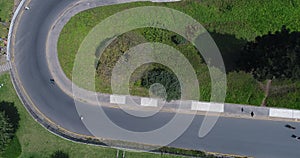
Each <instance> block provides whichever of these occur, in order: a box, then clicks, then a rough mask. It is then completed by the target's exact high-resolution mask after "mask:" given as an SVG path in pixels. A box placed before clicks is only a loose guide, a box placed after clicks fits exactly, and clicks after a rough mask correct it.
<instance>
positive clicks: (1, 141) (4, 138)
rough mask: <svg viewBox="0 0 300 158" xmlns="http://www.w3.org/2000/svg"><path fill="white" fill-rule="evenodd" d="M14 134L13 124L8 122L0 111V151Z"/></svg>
mask: <svg viewBox="0 0 300 158" xmlns="http://www.w3.org/2000/svg"><path fill="white" fill-rule="evenodd" d="M13 136H14V130H13V125H12V124H11V123H10V121H9V119H8V117H7V116H6V115H5V112H4V111H2V112H0V151H3V150H4V149H5V147H6V146H7V145H8V144H9V143H10V141H11V139H12V137H13Z"/></svg>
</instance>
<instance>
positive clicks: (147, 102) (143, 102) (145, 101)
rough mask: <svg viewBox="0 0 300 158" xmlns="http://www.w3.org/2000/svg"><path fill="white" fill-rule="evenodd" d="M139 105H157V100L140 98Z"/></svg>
mask: <svg viewBox="0 0 300 158" xmlns="http://www.w3.org/2000/svg"><path fill="white" fill-rule="evenodd" d="M141 106H152V107H157V106H158V100H157V99H154V98H141Z"/></svg>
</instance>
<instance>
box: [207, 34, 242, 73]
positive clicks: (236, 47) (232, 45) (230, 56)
mask: <svg viewBox="0 0 300 158" xmlns="http://www.w3.org/2000/svg"><path fill="white" fill-rule="evenodd" d="M209 34H210V35H211V37H212V38H213V39H214V41H215V43H216V44H217V46H218V48H219V50H220V52H221V55H222V57H223V61H224V64H225V67H226V72H227V73H228V72H232V71H236V70H240V69H239V68H238V66H239V62H240V59H241V52H242V51H241V50H242V48H243V47H244V45H245V44H246V43H247V41H246V40H244V39H237V38H236V37H235V36H234V35H230V34H220V33H217V32H209Z"/></svg>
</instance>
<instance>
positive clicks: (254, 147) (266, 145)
mask: <svg viewBox="0 0 300 158" xmlns="http://www.w3.org/2000/svg"><path fill="white" fill-rule="evenodd" d="M91 2H97V3H96V4H97V6H101V5H111V4H118V3H124V2H125V1H122V2H120V1H118V0H99V1H91ZM128 2H129V1H128ZM87 3H88V1H79V0H78V1H77V0H51V1H50V0H47V1H43V2H41V1H39V0H31V1H30V3H29V2H26V5H28V6H30V10H27V11H22V12H21V13H20V15H19V17H18V22H17V23H16V25H15V28H14V36H13V37H12V47H13V50H12V52H11V53H12V61H11V62H12V67H13V71H12V77H13V78H14V85H15V87H16V89H17V92H18V95H19V96H20V97H21V98H22V100H23V102H25V103H24V104H32V106H30V107H36V109H35V110H38V111H40V112H41V113H42V115H43V116H44V117H46V118H47V120H51V122H53V123H55V124H56V125H59V126H60V127H61V128H63V129H66V130H68V131H71V132H73V133H77V134H83V135H91V133H90V132H89V131H88V130H87V129H86V127H85V126H84V124H83V123H82V121H81V119H80V116H79V115H78V113H77V111H76V107H75V104H74V100H73V98H72V97H70V96H69V95H68V94H66V93H65V91H64V90H62V89H61V88H60V87H58V86H52V85H51V84H49V78H52V77H53V76H52V73H53V72H51V70H50V69H49V65H48V64H51V60H50V63H49V54H48V55H47V54H46V52H47V51H46V50H47V39H48V37H49V33H50V34H51V31H52V28H51V26H53V24H54V23H55V22H56V19H58V18H59V16H61V15H62V14H63V13H64V12H65V10H66V8H69V9H71V10H72V8H76V7H73V6H75V4H80V5H82V6H85V5H84V4H87ZM73 13H74V14H75V13H76V10H74V11H73ZM52 42H54V43H55V42H57V41H52ZM52 49H56V48H52ZM50 53H51V52H50ZM56 55H57V54H55V53H52V54H50V56H56ZM47 56H48V58H47ZM57 77H63V76H60V75H57ZM82 106H90V105H88V103H82ZM27 108H28V107H27ZM29 110H30V109H29ZM105 111H106V113H107V115H109V116H110V117H111V119H112V120H113V121H114V122H115V123H116V124H118V125H120V126H122V127H124V128H127V129H129V130H132V131H147V130H151V129H155V128H158V127H161V126H163V125H164V124H165V123H166V122H168V121H169V120H170V119H171V118H172V117H173V115H174V114H172V113H165V112H160V113H158V114H156V115H154V116H153V117H149V118H147V119H139V118H136V117H131V116H129V115H128V114H126V113H124V112H123V111H122V110H120V109H115V108H109V107H107V108H105ZM202 121H203V116H201V115H197V116H196V117H195V119H194V121H193V122H192V124H191V126H190V127H189V128H188V129H187V131H186V132H185V133H184V134H183V135H182V136H180V137H179V138H178V139H177V140H175V141H174V142H173V143H171V144H170V146H174V147H183V148H191V149H196V150H206V151H211V152H220V153H230V154H239V155H247V156H254V157H259V158H269V157H273V158H277V157H278V158H281V157H291V158H298V157H299V155H300V150H298V147H299V146H300V141H297V140H295V139H292V138H291V135H292V134H295V135H297V134H300V131H292V130H290V129H287V128H285V127H284V125H285V124H286V122H276V121H267V120H254V119H238V118H226V117H221V118H220V119H219V121H218V123H217V124H216V126H215V127H214V128H213V130H212V131H211V132H210V133H209V134H208V135H207V136H206V137H204V138H198V131H199V128H200V125H201V122H202ZM289 124H292V125H293V126H296V127H300V124H299V123H296V122H289ZM111 139H114V138H111ZM124 141H126V139H124ZM138 143H143V142H138Z"/></svg>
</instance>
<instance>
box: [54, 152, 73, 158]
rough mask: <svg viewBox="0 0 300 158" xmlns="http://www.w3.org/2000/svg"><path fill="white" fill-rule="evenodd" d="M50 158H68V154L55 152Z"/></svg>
mask: <svg viewBox="0 0 300 158" xmlns="http://www.w3.org/2000/svg"><path fill="white" fill-rule="evenodd" d="M50 158H69V154H67V153H65V152H63V151H61V150H57V151H55V152H54V153H53V154H52V155H51V156H50Z"/></svg>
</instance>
